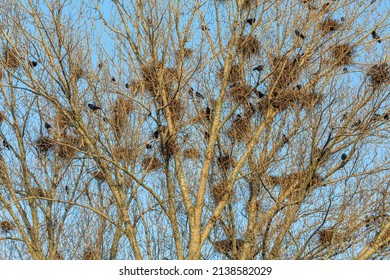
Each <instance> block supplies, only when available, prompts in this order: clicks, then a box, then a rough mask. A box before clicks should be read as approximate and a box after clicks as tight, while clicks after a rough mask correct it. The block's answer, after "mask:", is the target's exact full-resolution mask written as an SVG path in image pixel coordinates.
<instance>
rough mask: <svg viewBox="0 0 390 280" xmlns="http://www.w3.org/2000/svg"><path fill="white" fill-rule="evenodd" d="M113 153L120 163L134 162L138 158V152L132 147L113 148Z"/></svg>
mask: <svg viewBox="0 0 390 280" xmlns="http://www.w3.org/2000/svg"><path fill="white" fill-rule="evenodd" d="M113 153H114V155H115V157H116V159H117V160H118V161H122V160H132V159H134V158H136V156H137V154H136V151H135V150H134V149H133V148H132V147H120V146H115V147H113Z"/></svg>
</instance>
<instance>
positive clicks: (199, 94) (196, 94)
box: [195, 92, 204, 99]
mask: <svg viewBox="0 0 390 280" xmlns="http://www.w3.org/2000/svg"><path fill="white" fill-rule="evenodd" d="M195 96H196V97H199V98H202V99H204V95H203V94H201V93H199V92H195Z"/></svg>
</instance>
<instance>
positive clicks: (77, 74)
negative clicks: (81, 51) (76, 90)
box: [69, 63, 85, 81]
mask: <svg viewBox="0 0 390 280" xmlns="http://www.w3.org/2000/svg"><path fill="white" fill-rule="evenodd" d="M69 67H70V77H71V78H72V79H74V80H75V81H78V80H79V79H81V78H83V77H84V75H85V73H84V70H83V69H82V68H81V66H80V65H79V64H77V63H71V64H70V65H69Z"/></svg>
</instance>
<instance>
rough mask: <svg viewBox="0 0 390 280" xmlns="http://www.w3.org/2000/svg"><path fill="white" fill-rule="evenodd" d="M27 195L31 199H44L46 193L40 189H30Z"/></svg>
mask: <svg viewBox="0 0 390 280" xmlns="http://www.w3.org/2000/svg"><path fill="white" fill-rule="evenodd" d="M28 194H29V195H30V196H33V197H46V192H45V191H44V190H42V189H41V188H31V189H30V190H29V191H28Z"/></svg>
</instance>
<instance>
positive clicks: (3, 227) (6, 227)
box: [0, 221, 16, 233]
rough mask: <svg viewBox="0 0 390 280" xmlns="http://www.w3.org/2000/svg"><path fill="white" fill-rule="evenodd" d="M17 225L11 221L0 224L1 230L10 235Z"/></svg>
mask: <svg viewBox="0 0 390 280" xmlns="http://www.w3.org/2000/svg"><path fill="white" fill-rule="evenodd" d="M15 228H16V227H15V225H14V223H13V222H11V221H1V222H0V229H1V230H2V231H3V232H5V233H8V232H10V231H11V230H15Z"/></svg>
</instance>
